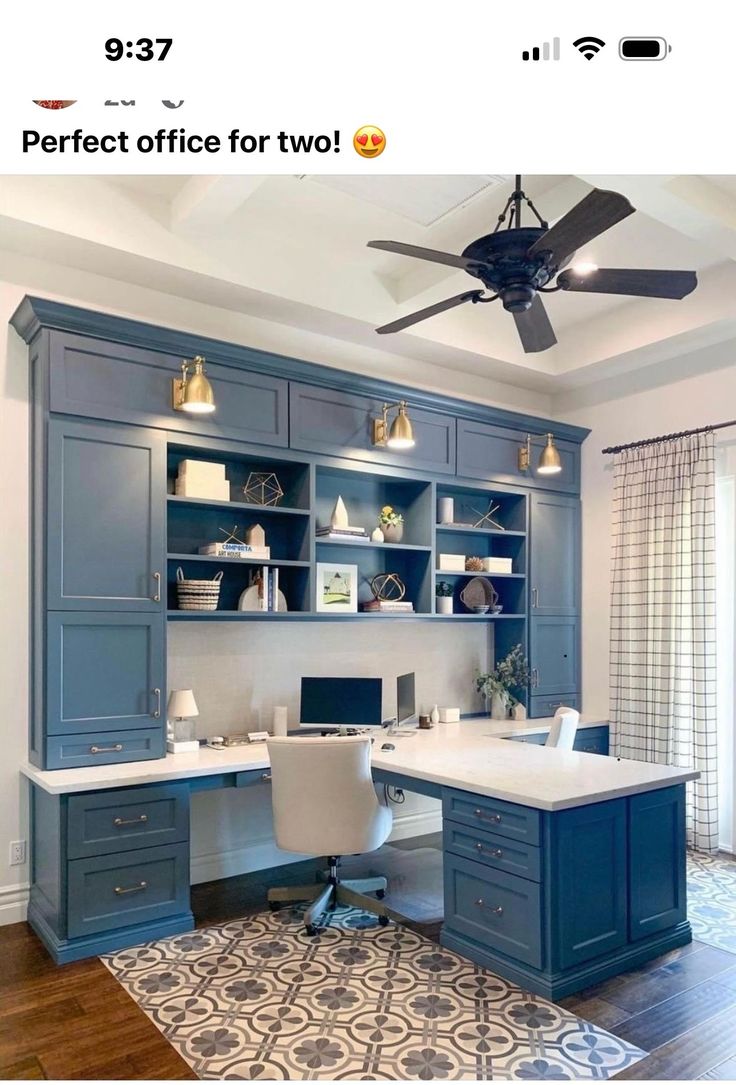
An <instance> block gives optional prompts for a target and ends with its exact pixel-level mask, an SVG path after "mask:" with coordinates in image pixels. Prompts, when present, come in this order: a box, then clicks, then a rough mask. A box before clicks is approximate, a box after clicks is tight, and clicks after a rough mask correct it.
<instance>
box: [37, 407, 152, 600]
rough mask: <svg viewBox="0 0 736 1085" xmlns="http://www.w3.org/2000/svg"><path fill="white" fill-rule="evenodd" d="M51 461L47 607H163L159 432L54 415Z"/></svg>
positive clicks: (51, 436)
mask: <svg viewBox="0 0 736 1085" xmlns="http://www.w3.org/2000/svg"><path fill="white" fill-rule="evenodd" d="M48 463H49V469H48V525H47V528H48V530H47V537H48V607H49V609H50V610H62V609H63V610H137V611H141V610H149V611H159V612H161V613H163V611H164V610H165V607H166V601H165V599H164V598H163V596H164V594H165V589H166V575H165V574H166V543H165V523H164V517H165V507H166V452H165V439H164V437H163V434H160V433H157V432H156V431H155V430H145V429H138V428H134V427H128V426H110V425H107V426H98V425H94V424H91V423H86V422H62V421H52V422H51V423H50V425H49V455H48Z"/></svg>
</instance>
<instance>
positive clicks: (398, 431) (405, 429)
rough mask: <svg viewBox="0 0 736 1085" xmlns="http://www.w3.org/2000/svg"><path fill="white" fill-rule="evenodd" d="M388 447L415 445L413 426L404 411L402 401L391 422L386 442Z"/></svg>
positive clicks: (404, 406) (410, 446) (411, 446)
mask: <svg viewBox="0 0 736 1085" xmlns="http://www.w3.org/2000/svg"><path fill="white" fill-rule="evenodd" d="M386 443H387V445H388V447H389V448H413V447H414V445H415V443H416V442H415V440H414V428H413V426H412V424H411V421H410V419H409V416H408V415H407V413H406V405H405V404H404V403H402V404H400V406H399V413H398V414H397V415H396V418H394V420H393V422H392V423H391V429H390V430H389V434H388V441H387V442H386Z"/></svg>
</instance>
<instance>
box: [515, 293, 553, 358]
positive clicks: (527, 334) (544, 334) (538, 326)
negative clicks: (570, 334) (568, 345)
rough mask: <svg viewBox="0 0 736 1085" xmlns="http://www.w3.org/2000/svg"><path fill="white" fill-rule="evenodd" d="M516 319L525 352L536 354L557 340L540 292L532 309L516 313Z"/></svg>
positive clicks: (551, 345)
mask: <svg viewBox="0 0 736 1085" xmlns="http://www.w3.org/2000/svg"><path fill="white" fill-rule="evenodd" d="M514 320H515V321H516V330H517V331H518V333H519V338H520V339H521V345H522V346H523V348H524V353H525V354H536V353H537V352H538V351H540V350H547V349H548V348H549V347H553V346H554V345H555V343H556V342H557V336H556V335H555V333H554V328H553V327H552V325H551V324H550V322H549V317H548V316H547V310H546V309H545V307H544V304H543V302H542V299H541V298H540V296H539V294H537V295H536V297H535V298H534V301H533V302H532V307H531V309H527V310H526V312H525V313H514Z"/></svg>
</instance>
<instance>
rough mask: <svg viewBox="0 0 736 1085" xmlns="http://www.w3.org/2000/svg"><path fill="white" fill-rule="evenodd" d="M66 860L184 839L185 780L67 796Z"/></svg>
mask: <svg viewBox="0 0 736 1085" xmlns="http://www.w3.org/2000/svg"><path fill="white" fill-rule="evenodd" d="M67 818H68V820H67V854H68V856H69V858H70V859H82V858H85V857H87V856H92V855H106V854H108V853H119V852H123V851H133V850H134V849H136V848H146V847H151V846H154V845H158V844H176V843H180V842H182V841H186V840H187V839H188V838H189V788H188V785H187V784H186V783H181V784H163V785H157V786H153V787H134V788H133V787H132V788H126V789H125V790H123V791H95V792H92V793H91V794H84V795H71V796H70V798H69V805H68V815H67Z"/></svg>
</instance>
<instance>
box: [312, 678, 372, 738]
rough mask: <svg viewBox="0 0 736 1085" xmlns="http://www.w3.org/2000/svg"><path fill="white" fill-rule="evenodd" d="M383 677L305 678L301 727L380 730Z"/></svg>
mask: <svg viewBox="0 0 736 1085" xmlns="http://www.w3.org/2000/svg"><path fill="white" fill-rule="evenodd" d="M382 702H383V681H382V679H380V678H302V691H301V706H300V710H299V725H300V727H311V728H320V727H323V728H325V729H327V728H334V727H380V725H381V721H382V716H381V711H382V707H383V703H382Z"/></svg>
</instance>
